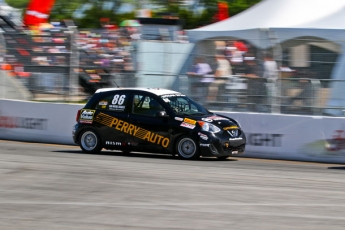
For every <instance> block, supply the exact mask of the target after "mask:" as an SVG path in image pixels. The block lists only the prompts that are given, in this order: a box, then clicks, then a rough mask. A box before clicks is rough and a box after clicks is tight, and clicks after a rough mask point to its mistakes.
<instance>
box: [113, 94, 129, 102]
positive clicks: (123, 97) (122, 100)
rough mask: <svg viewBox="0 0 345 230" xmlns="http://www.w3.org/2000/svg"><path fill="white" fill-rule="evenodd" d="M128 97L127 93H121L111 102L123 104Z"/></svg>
mask: <svg viewBox="0 0 345 230" xmlns="http://www.w3.org/2000/svg"><path fill="white" fill-rule="evenodd" d="M125 99H126V95H119V94H116V95H115V96H114V98H113V100H112V101H111V104H113V105H122V104H123V103H124V102H125Z"/></svg>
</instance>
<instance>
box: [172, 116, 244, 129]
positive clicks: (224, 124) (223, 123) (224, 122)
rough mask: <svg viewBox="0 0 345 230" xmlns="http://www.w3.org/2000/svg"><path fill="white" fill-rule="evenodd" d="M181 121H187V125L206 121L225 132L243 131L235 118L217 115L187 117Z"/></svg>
mask: <svg viewBox="0 0 345 230" xmlns="http://www.w3.org/2000/svg"><path fill="white" fill-rule="evenodd" d="M175 119H176V118H175ZM176 120H177V119H176ZM181 121H185V122H187V123H194V124H195V122H196V121H205V122H208V123H211V124H213V125H216V126H218V127H220V128H223V129H224V130H227V129H237V128H238V129H241V127H240V125H239V123H238V122H237V121H236V120H234V119H233V118H229V117H225V116H222V115H217V114H207V115H204V116H200V115H198V116H187V117H185V118H181Z"/></svg>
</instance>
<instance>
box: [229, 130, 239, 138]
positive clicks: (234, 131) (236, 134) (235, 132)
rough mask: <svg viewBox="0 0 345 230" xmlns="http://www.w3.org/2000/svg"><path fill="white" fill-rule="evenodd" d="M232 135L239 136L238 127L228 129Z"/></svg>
mask: <svg viewBox="0 0 345 230" xmlns="http://www.w3.org/2000/svg"><path fill="white" fill-rule="evenodd" d="M227 132H228V133H229V135H230V136H231V137H237V136H238V129H231V130H228V131H227Z"/></svg>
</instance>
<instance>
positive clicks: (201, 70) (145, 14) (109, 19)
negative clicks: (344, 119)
mask: <svg viewBox="0 0 345 230" xmlns="http://www.w3.org/2000/svg"><path fill="white" fill-rule="evenodd" d="M276 2H278V3H283V2H284V1H281V0H279V1H278V0H277V1H276ZM296 2H298V1H295V0H291V1H289V3H291V9H288V8H289V7H288V6H289V5H287V4H285V5H281V6H280V7H284V9H286V13H289V12H290V13H289V14H290V15H291V11H292V12H294V11H296V9H294V7H295V6H294V3H296ZM316 2H317V3H316V5H317V4H318V3H319V2H321V1H319V0H318V1H316ZM272 3H274V1H273V0H263V1H260V0H237V1H235V0H228V1H217V0H199V1H198V0H194V1H193V0H189V1H188V0H184V1H177V0H176V1H173V0H145V1H144V0H142V1H131V0H109V1H107V0H80V1H79V0H73V1H67V0H6V1H4V0H2V1H0V29H1V34H0V62H1V67H2V68H1V71H0V98H2V99H16V100H30V101H41V102H65V103H85V102H86V101H87V100H88V98H89V97H90V96H91V95H92V94H93V93H94V92H95V91H96V90H97V89H99V88H104V87H159V88H168V89H173V90H177V91H180V92H182V93H185V94H187V95H188V96H190V97H192V98H193V99H194V100H196V101H198V102H199V103H201V104H203V105H205V106H206V107H207V108H209V109H211V110H222V111H242V112H243V111H244V112H259V113H285V114H305V115H318V116H319V115H321V116H344V111H345V104H344V101H345V100H344V99H343V97H342V94H343V93H342V92H343V89H345V84H344V81H345V80H342V79H341V77H339V76H342V72H341V71H342V65H340V67H339V63H340V64H342V61H341V60H342V55H343V52H342V47H343V45H344V41H343V37H344V36H343V35H344V33H343V32H342V31H343V30H339V28H338V29H337V30H336V31H335V30H329V31H324V30H323V31H321V32H320V33H316V32H315V31H314V30H312V31H307V30H303V31H304V32H303V33H301V34H300V35H299V34H298V32H296V31H295V30H294V31H289V30H284V31H279V30H274V29H270V26H271V25H270V24H269V23H268V24H267V25H266V24H259V21H260V20H261V21H262V20H264V19H265V18H266V17H264V16H266V14H265V11H263V10H262V9H266V10H267V11H268V12H269V11H271V10H272V9H279V8H274V7H278V6H277V5H278V4H273V5H272ZM320 4H321V3H320ZM323 4H325V3H323ZM338 4H342V5H336V4H335V6H333V7H334V8H330V7H328V8H327V7H325V8H323V7H320V9H321V11H322V12H323V13H324V15H322V14H320V15H321V16H325V15H326V13H328V12H329V13H330V14H333V15H334V12H336V10H339V6H343V7H340V9H342V8H344V7H345V3H344V1H343V0H342V1H339V3H338ZM320 6H321V5H320ZM304 14H305V13H304ZM313 14H315V12H313ZM275 15H276V14H275ZM301 15H302V13H301ZM316 15H317V14H316ZM278 16H279V15H278ZM283 16H284V15H283V14H282V16H281V17H283ZM298 16H299V15H298V12H296V15H295V16H294V18H297V17H298ZM321 16H320V17H321ZM257 18H258V19H257ZM267 18H269V17H267ZM267 18H266V19H267ZM283 19H284V18H282V21H284V20H283ZM267 20H268V19H267ZM272 21H274V23H276V22H277V21H276V20H273V19H272ZM292 21H293V20H292ZM315 21H317V18H315ZM284 22H286V21H284ZM274 23H273V26H272V27H275V24H274ZM291 23H292V22H291ZM298 23H299V24H298V25H301V23H302V24H303V21H301V19H300V20H299V22H298ZM251 24H252V25H253V26H252V27H248V26H247V25H251ZM256 24H258V26H257V27H255V26H256ZM262 25H264V26H267V27H264V26H262ZM286 25H287V24H283V27H284V28H286V27H288V26H286ZM296 25H297V24H296ZM332 25H334V24H332ZM237 27H238V28H237ZM295 27H296V26H295ZM310 27H312V26H308V28H310ZM303 28H304V27H302V26H297V29H303ZM313 29H315V28H313ZM227 30H229V31H227ZM225 32H226V33H225ZM307 32H308V33H309V34H308V33H307ZM291 34H294V36H290V35H291ZM330 35H332V39H328V37H327V36H330ZM269 57H270V58H271V59H270V60H268V58H269ZM265 63H271V64H269V66H271V67H272V68H273V67H274V68H275V70H274V71H275V72H276V75H275V76H273V77H268V76H267V75H266V72H265V71H266V69H265V68H266V67H267V65H268V64H265ZM200 64H201V65H200ZM224 69H225V71H224Z"/></svg>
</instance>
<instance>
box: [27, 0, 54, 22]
mask: <svg viewBox="0 0 345 230" xmlns="http://www.w3.org/2000/svg"><path fill="white" fill-rule="evenodd" d="M54 3H55V0H31V2H30V3H29V5H28V8H27V9H26V12H25V15H24V24H25V25H26V26H37V25H39V24H40V23H46V22H48V18H49V14H50V11H51V9H52V7H53V5H54Z"/></svg>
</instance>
